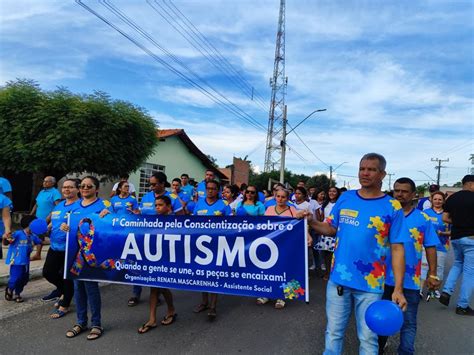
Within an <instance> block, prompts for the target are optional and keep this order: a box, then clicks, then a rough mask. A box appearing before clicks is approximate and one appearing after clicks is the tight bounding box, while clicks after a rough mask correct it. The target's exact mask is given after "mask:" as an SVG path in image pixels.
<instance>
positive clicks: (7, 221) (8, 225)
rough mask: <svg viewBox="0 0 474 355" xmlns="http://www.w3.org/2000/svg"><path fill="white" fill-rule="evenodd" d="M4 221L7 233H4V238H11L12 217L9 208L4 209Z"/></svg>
mask: <svg viewBox="0 0 474 355" xmlns="http://www.w3.org/2000/svg"><path fill="white" fill-rule="evenodd" d="M2 221H3V224H4V226H5V232H4V233H3V236H2V238H9V237H10V235H11V234H12V217H11V215H10V208H9V207H8V206H5V207H3V208H2Z"/></svg>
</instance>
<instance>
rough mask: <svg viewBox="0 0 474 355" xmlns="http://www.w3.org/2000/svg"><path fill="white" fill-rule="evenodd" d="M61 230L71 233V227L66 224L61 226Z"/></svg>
mask: <svg viewBox="0 0 474 355" xmlns="http://www.w3.org/2000/svg"><path fill="white" fill-rule="evenodd" d="M59 229H60V230H62V231H63V232H66V233H67V232H69V230H70V228H69V226H68V225H67V224H66V223H62V224H61V225H60V226H59Z"/></svg>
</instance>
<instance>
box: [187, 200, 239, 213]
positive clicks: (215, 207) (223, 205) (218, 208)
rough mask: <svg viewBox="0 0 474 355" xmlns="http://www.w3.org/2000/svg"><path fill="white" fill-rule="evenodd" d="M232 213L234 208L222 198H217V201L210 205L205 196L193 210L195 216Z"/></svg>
mask: <svg viewBox="0 0 474 355" xmlns="http://www.w3.org/2000/svg"><path fill="white" fill-rule="evenodd" d="M231 214H232V210H231V209H230V207H229V205H228V204H227V202H226V201H224V200H221V199H217V201H216V202H214V203H213V204H212V205H209V204H208V203H207V200H206V199H205V198H200V199H199V200H198V202H196V206H195V207H194V210H193V215H195V216H230V215H231Z"/></svg>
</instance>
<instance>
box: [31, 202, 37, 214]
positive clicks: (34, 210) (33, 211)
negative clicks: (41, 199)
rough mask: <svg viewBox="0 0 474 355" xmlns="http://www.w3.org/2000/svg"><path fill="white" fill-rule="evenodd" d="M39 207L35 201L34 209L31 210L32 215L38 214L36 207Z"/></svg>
mask: <svg viewBox="0 0 474 355" xmlns="http://www.w3.org/2000/svg"><path fill="white" fill-rule="evenodd" d="M37 207H38V206H37V205H36V203H35V205H34V206H33V209H32V210H31V212H30V215H31V216H34V215H36V209H37Z"/></svg>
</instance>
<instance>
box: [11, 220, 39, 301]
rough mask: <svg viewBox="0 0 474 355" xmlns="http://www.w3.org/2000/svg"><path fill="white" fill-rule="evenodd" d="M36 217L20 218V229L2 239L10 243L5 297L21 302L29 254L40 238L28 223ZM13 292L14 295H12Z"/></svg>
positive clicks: (27, 277)
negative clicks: (8, 271)
mask: <svg viewBox="0 0 474 355" xmlns="http://www.w3.org/2000/svg"><path fill="white" fill-rule="evenodd" d="M35 219H36V217H35V216H31V215H27V216H24V217H23V218H22V219H21V222H20V225H21V228H22V230H18V231H16V232H14V233H13V234H12V236H11V237H8V238H6V239H4V241H6V242H7V243H9V244H10V246H9V248H8V254H7V259H6V261H5V262H6V264H7V265H10V278H9V280H8V286H7V288H6V289H5V299H6V300H7V301H11V300H13V299H15V301H16V302H17V303H21V302H23V298H22V297H21V295H20V294H21V292H22V291H23V288H24V287H25V285H26V284H27V283H28V279H29V273H30V254H31V252H32V251H33V245H40V244H41V239H40V238H38V237H37V236H36V235H35V234H33V233H32V232H31V230H30V223H31V222H33V221H34V220H35ZM13 292H14V293H15V296H13Z"/></svg>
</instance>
